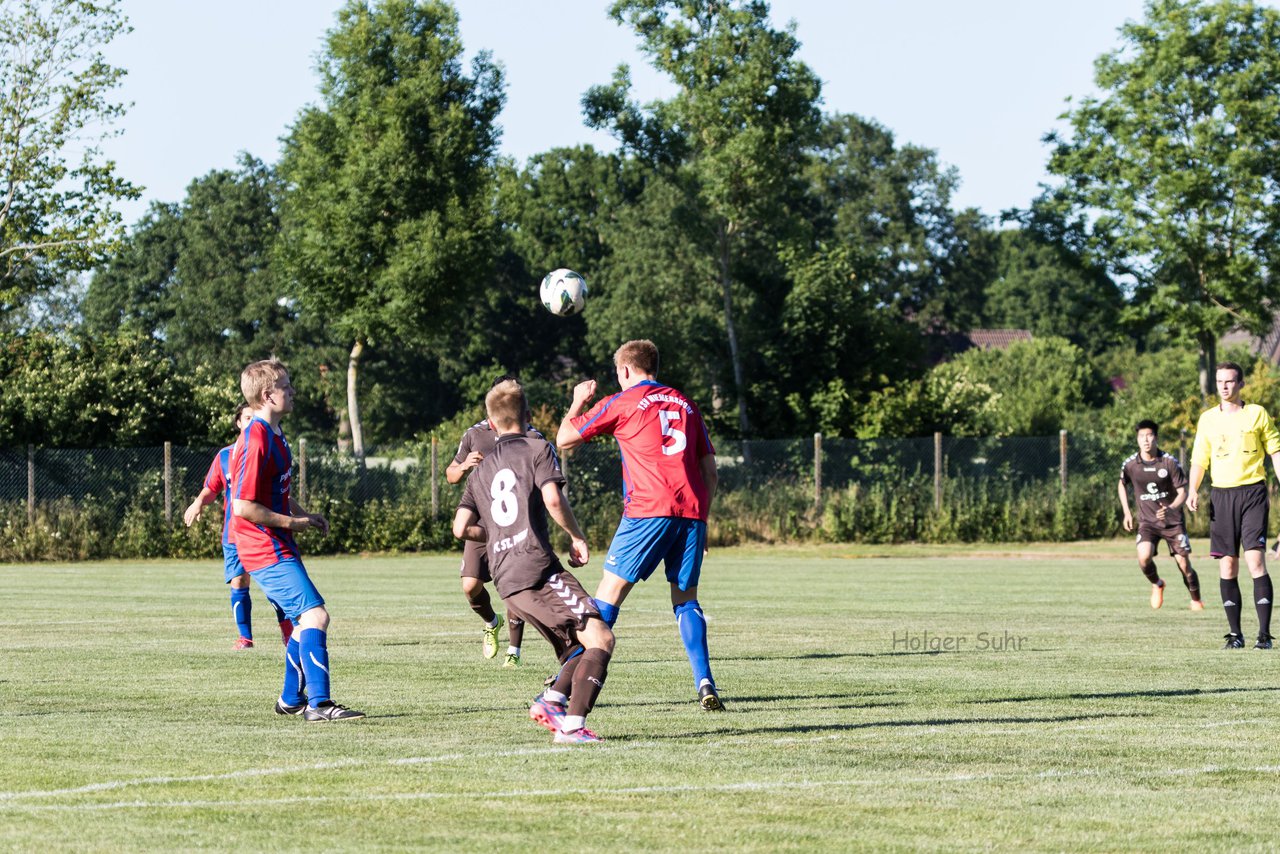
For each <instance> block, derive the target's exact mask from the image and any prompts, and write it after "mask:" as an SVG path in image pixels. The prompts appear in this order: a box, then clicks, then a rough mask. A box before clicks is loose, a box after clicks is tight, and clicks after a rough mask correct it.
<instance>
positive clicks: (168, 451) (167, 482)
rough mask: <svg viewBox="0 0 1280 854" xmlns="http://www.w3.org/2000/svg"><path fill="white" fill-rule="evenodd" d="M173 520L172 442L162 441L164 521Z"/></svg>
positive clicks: (167, 522) (166, 522)
mask: <svg viewBox="0 0 1280 854" xmlns="http://www.w3.org/2000/svg"><path fill="white" fill-rule="evenodd" d="M172 521H173V443H172V442H165V443H164V523H165V524H166V525H168V524H169V523H170V522H172Z"/></svg>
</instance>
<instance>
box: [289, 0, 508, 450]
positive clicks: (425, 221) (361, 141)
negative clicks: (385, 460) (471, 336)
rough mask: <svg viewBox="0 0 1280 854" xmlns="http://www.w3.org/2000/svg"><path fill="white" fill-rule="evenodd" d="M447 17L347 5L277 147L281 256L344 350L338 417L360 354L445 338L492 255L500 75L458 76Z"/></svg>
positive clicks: (355, 423) (414, 5)
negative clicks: (314, 99) (308, 98)
mask: <svg viewBox="0 0 1280 854" xmlns="http://www.w3.org/2000/svg"><path fill="white" fill-rule="evenodd" d="M462 53H463V48H462V43H461V41H460V40H459V37H458V16H457V13H456V12H455V11H454V10H453V9H452V8H451V7H450V6H449V5H447V4H446V3H444V2H439V0H426V2H412V0H379V2H377V3H374V4H372V5H370V4H367V3H364V2H357V0H352V2H349V3H348V4H347V5H346V6H344V7H343V8H342V9H341V10H340V11H339V12H338V23H337V26H336V27H335V28H334V29H333V30H331V31H330V32H329V34H328V36H327V39H326V44H325V49H324V51H323V53H322V55H321V58H320V62H319V71H320V75H321V85H320V93H321V97H322V101H323V103H322V105H321V106H319V107H314V106H313V107H308V108H306V109H304V110H303V111H302V113H301V115H300V116H299V117H298V120H297V122H296V123H295V124H294V125H293V127H292V129H291V130H290V132H289V135H288V137H287V139H286V140H285V151H284V156H283V158H282V160H281V163H280V166H279V171H280V175H281V176H282V177H283V178H284V180H285V181H286V183H287V185H288V193H287V195H286V197H285V200H284V204H283V209H282V220H283V234H282V239H281V244H280V252H281V255H280V258H281V259H282V261H283V265H284V269H285V270H286V271H287V274H288V276H289V277H290V279H291V280H292V285H291V287H292V286H296V289H297V292H298V294H299V296H300V297H301V299H302V303H303V306H304V307H305V308H307V309H309V310H311V311H314V312H316V313H317V314H319V315H321V316H323V317H324V318H326V319H327V320H328V322H329V324H330V326H331V328H332V329H333V330H334V331H335V333H336V334H338V335H340V336H341V337H342V338H343V339H344V340H345V341H347V342H350V351H349V356H348V361H347V419H348V421H349V423H350V426H351V439H352V446H353V450H354V452H355V454H356V456H357V457H360V458H362V457H363V455H364V439H363V433H362V427H361V420H360V407H359V399H358V396H357V387H358V377H359V372H360V365H361V359H362V357H363V356H364V354H365V350H366V347H369V346H370V345H379V344H382V345H385V346H386V347H387V348H388V349H393V348H396V347H400V346H403V345H404V344H408V345H410V346H413V345H419V344H421V343H422V342H425V341H429V340H431V339H432V338H433V336H434V337H436V338H439V337H442V336H444V335H446V334H447V332H448V328H449V326H450V324H451V323H452V322H453V318H454V314H453V309H454V308H455V307H456V306H457V304H458V302H459V300H460V299H461V298H463V297H465V296H466V295H467V294H468V293H470V292H471V291H472V290H474V288H475V287H476V286H478V285H480V284H483V282H484V281H485V279H486V271H487V269H488V268H489V266H490V262H491V260H492V254H493V252H494V247H495V244H496V225H495V217H494V212H493V193H492V187H493V166H494V153H495V149H496V147H497V139H498V129H497V127H496V125H495V124H494V122H495V119H496V117H497V115H498V112H499V110H500V109H501V106H502V100H503V96H502V91H501V86H502V78H501V73H500V71H499V69H498V68H497V67H496V66H495V65H493V64H492V62H491V61H490V58H489V56H488V54H487V53H485V52H481V53H480V54H479V55H477V57H476V58H475V60H473V62H472V65H471V71H472V73H471V76H467V75H465V74H464V73H463V72H462V68H461V57H462Z"/></svg>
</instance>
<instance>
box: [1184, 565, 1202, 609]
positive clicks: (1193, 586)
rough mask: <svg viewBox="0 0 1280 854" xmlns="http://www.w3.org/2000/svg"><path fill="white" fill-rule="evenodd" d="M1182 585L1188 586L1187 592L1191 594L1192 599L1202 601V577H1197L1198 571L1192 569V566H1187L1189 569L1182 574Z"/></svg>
mask: <svg viewBox="0 0 1280 854" xmlns="http://www.w3.org/2000/svg"><path fill="white" fill-rule="evenodd" d="M1182 583H1183V584H1185V585H1187V592H1188V593H1190V594H1191V598H1192V599H1194V600H1196V601H1197V602H1199V601H1200V576H1198V575H1196V571H1195V570H1194V569H1192V568H1191V564H1187V569H1186V571H1185V572H1183V573H1182Z"/></svg>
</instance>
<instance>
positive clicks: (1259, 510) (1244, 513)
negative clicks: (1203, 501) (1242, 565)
mask: <svg viewBox="0 0 1280 854" xmlns="http://www.w3.org/2000/svg"><path fill="white" fill-rule="evenodd" d="M1270 515H1271V507H1270V504H1269V503H1268V501H1267V484H1266V482H1265V481H1258V482H1257V483H1250V484H1247V485H1245V486H1231V487H1226V488H1219V487H1216V486H1215V487H1214V488H1213V489H1211V490H1209V554H1210V555H1212V556H1213V557H1239V556H1240V550H1241V549H1244V550H1245V551H1250V550H1252V549H1262V550H1265V549H1266V548H1267V525H1268V524H1269V523H1270Z"/></svg>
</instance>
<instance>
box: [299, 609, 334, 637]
mask: <svg viewBox="0 0 1280 854" xmlns="http://www.w3.org/2000/svg"><path fill="white" fill-rule="evenodd" d="M298 628H300V629H319V630H320V631H322V632H323V631H328V629H329V612H328V611H327V610H326V609H325V607H324V606H323V605H317V606H316V607H314V608H309V609H307V610H306V611H303V612H302V615H301V616H300V617H298Z"/></svg>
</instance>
